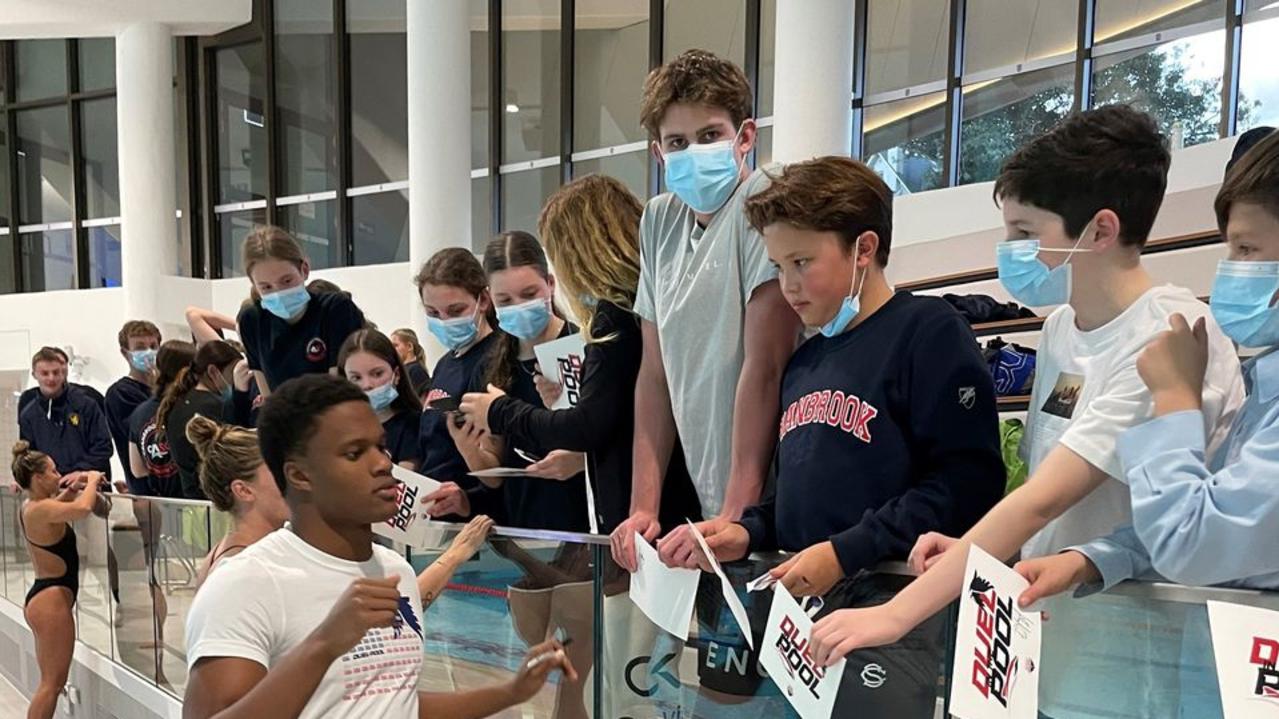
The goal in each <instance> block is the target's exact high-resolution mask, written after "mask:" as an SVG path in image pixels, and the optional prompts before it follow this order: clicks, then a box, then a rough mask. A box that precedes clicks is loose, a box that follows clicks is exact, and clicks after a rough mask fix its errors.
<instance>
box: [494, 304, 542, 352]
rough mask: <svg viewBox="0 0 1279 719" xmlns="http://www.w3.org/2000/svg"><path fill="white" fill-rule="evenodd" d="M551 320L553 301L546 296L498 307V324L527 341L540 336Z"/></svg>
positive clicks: (505, 330) (504, 329)
mask: <svg viewBox="0 0 1279 719" xmlns="http://www.w3.org/2000/svg"><path fill="white" fill-rule="evenodd" d="M550 321H551V301H550V300H549V299H547V298H545V297H538V298H536V299H532V300H529V301H528V302H521V303H520V304H518V305H509V306H507V307H498V308H497V324H498V325H500V326H501V328H502V330H503V331H504V332H507V333H509V334H513V335H515V336H516V337H519V338H520V339H522V340H524V341H525V342H532V341H533V340H535V339H537V338H538V337H540V336H541V335H542V333H543V332H545V331H546V325H547V324H549V323H550Z"/></svg>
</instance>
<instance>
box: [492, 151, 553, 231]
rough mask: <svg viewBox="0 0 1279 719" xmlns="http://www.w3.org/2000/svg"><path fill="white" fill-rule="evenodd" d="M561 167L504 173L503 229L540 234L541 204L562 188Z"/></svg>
mask: <svg viewBox="0 0 1279 719" xmlns="http://www.w3.org/2000/svg"><path fill="white" fill-rule="evenodd" d="M559 186H560V168H559V167H558V166H554V167H543V168H540V169H537V170H527V171H525V172H514V173H511V174H509V175H503V176H502V229H503V230H524V231H525V232H530V233H532V234H533V235H537V218H538V215H540V214H541V212H542V205H543V204H544V203H545V202H546V198H548V197H550V196H551V193H552V192H555V190H557V189H559Z"/></svg>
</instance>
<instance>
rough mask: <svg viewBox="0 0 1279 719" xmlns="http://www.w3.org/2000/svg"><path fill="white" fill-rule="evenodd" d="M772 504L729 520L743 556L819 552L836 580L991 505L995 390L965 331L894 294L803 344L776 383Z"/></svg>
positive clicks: (996, 471)
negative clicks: (820, 547) (744, 541)
mask: <svg viewBox="0 0 1279 719" xmlns="http://www.w3.org/2000/svg"><path fill="white" fill-rule="evenodd" d="M781 407H782V418H781V422H780V424H779V427H778V437H779V439H778V445H777V463H778V466H777V484H776V489H775V492H774V495H773V496H771V497H769V498H768V499H766V500H765V501H764V503H762V504H761V505H760V506H758V507H753V508H751V509H750V510H748V511H747V512H746V514H745V515H744V516H743V517H742V520H741V524H742V525H743V526H745V527H746V529H747V531H748V532H749V533H750V538H751V541H750V548H751V550H752V551H754V550H760V549H785V550H791V551H798V550H802V549H805V548H807V547H809V546H812V545H814V544H818V543H820V542H824V541H827V540H830V541H831V542H832V543H833V544H834V547H835V553H836V555H837V556H838V557H839V562H840V566H841V567H842V568H843V570H844V574H845V576H849V577H851V576H854V575H855V574H856V573H857V572H858V571H860V570H863V569H871V568H873V567H874V566H875V564H877V563H879V562H880V561H884V560H890V559H897V560H901V559H905V558H906V556H907V554H909V552H910V550H911V547H912V546H914V543H915V540H916V539H917V538H918V537H919V535H921V534H924V533H926V532H929V531H937V532H943V533H945V534H949V535H951V536H959V535H961V534H963V533H964V532H965V531H967V530H968V529H969V528H970V527H971V526H972V525H973V524H975V523H976V522H977V520H978V519H980V518H981V517H982V516H983V515H984V514H985V513H986V512H987V511H988V510H989V509H990V508H991V507H993V506H994V505H995V503H996V502H998V501H999V498H1000V496H1001V495H1002V493H1003V489H1004V463H1003V459H1002V457H1001V455H1000V451H999V418H998V414H997V410H996V408H995V388H994V384H993V382H992V381H991V378H990V373H989V371H988V370H987V369H986V365H985V363H984V362H983V361H982V358H981V354H980V352H979V351H978V348H977V342H976V340H975V339H974V338H973V333H972V329H971V328H970V327H969V325H968V323H967V322H966V321H964V319H963V318H962V317H961V316H960V315H959V313H958V312H956V311H955V310H954V309H953V308H952V307H950V306H949V305H948V304H946V303H945V302H944V301H943V300H941V299H938V298H934V297H915V296H913V295H911V294H909V293H906V292H902V293H898V294H897V295H895V296H894V297H893V298H892V299H891V300H889V301H888V303H887V304H885V305H884V306H883V307H881V308H880V309H879V311H878V312H876V313H875V314H873V315H871V316H870V317H868V318H867V319H866V320H865V321H863V322H862V323H861V324H860V325H857V326H856V327H854V328H852V329H851V330H848V331H847V332H845V333H843V334H841V335H838V336H836V337H833V338H827V337H823V336H821V335H818V336H815V337H813V338H812V339H809V340H808V341H807V342H805V343H804V344H803V345H802V346H801V347H800V348H799V349H798V350H797V351H796V352H795V355H794V356H793V357H791V360H790V363H789V364H788V365H787V367H786V373H785V375H783V377H782V397H781Z"/></svg>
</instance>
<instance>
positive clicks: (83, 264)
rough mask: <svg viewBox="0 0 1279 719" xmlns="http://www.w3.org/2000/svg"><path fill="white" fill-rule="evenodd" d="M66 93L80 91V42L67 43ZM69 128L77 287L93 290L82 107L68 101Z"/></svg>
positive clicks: (76, 102)
mask: <svg viewBox="0 0 1279 719" xmlns="http://www.w3.org/2000/svg"><path fill="white" fill-rule="evenodd" d="M66 43H67V89H68V90H69V91H70V94H72V95H74V94H75V93H77V92H79V91H80V72H79V56H80V52H79V46H80V41H79V40H67V41H66ZM66 102H67V118H68V120H69V122H68V127H69V128H70V131H71V219H72V223H73V224H72V227H71V234H72V239H73V240H74V245H75V250H74V253H73V254H74V256H75V268H76V283H75V285H76V287H79V288H80V289H85V288H87V287H90V286H91V284H92V283H91V282H90V278H89V273H90V268H89V234H88V232H87V231H86V230H85V229H84V227H83V222H84V220H85V217H84V215H85V210H86V203H85V194H86V193H85V187H84V163H83V162H82V158H83V157H84V142H83V138H82V137H81V136H80V110H81V108H80V103H79V102H78V101H76V100H71V99H70V98H68V99H67V101H66Z"/></svg>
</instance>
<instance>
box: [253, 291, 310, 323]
mask: <svg viewBox="0 0 1279 719" xmlns="http://www.w3.org/2000/svg"><path fill="white" fill-rule="evenodd" d="M310 301H311V293H310V292H307V290H306V285H298V286H296V287H290V288H288V289H287V290H280V291H278V292H272V293H271V294H269V295H262V309H264V310H266V311H267V312H270V313H271V314H273V315H275V316H276V317H279V318H280V319H282V320H284V321H285V322H289V321H291V320H293V319H295V318H297V317H299V316H301V314H302V313H303V312H306V306H307V303H309V302H310Z"/></svg>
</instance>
